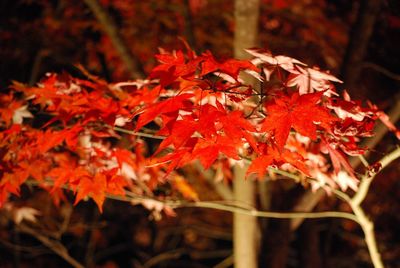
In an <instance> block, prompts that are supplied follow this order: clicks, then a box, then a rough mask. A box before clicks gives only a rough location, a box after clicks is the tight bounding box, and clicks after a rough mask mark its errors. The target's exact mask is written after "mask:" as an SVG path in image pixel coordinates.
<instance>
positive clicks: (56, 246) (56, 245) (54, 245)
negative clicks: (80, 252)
mask: <svg viewBox="0 0 400 268" xmlns="http://www.w3.org/2000/svg"><path fill="white" fill-rule="evenodd" d="M17 230H19V231H21V232H23V233H26V234H29V235H31V236H33V237H35V238H36V239H37V240H39V241H40V242H42V243H43V245H45V246H46V247H48V248H49V249H51V250H52V251H54V252H55V253H56V254H57V255H58V256H60V257H61V258H63V259H64V260H65V261H66V262H68V263H69V264H70V265H71V266H73V267H75V268H84V266H83V265H82V264H80V263H79V262H78V261H77V260H75V259H74V258H72V257H71V255H69V253H68V251H67V249H66V248H65V247H64V245H63V244H61V243H60V242H59V241H56V240H52V239H50V238H48V237H46V236H44V235H42V234H40V233H39V232H38V231H37V230H34V229H32V228H30V227H28V226H27V225H24V224H20V225H18V226H17Z"/></svg>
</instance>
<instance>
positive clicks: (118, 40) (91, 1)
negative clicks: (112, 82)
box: [84, 0, 144, 79]
mask: <svg viewBox="0 0 400 268" xmlns="http://www.w3.org/2000/svg"><path fill="white" fill-rule="evenodd" d="M84 1H85V3H86V5H87V6H88V7H89V8H90V10H91V11H92V12H93V14H94V15H95V17H96V19H97V20H98V21H99V22H100V24H101V27H102V28H103V31H104V32H105V33H106V34H107V35H108V36H109V37H110V39H111V42H112V43H113V45H114V47H115V49H116V51H117V52H118V54H119V56H120V58H121V60H122V61H123V62H124V63H125V66H126V68H127V70H128V71H129V72H130V74H131V78H136V79H137V78H142V77H144V72H143V71H142V70H141V67H140V66H141V65H140V63H139V62H138V60H137V59H136V58H135V57H134V56H133V55H132V53H131V51H130V50H129V48H128V47H127V46H126V44H125V42H124V40H123V38H122V36H121V34H120V33H119V32H118V27H117V25H116V24H115V22H114V21H113V19H112V18H111V17H110V15H109V14H108V13H107V11H106V10H105V9H104V8H103V7H102V6H101V4H100V3H99V2H98V1H97V0H84Z"/></svg>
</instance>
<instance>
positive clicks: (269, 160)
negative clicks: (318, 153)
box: [247, 146, 310, 179]
mask: <svg viewBox="0 0 400 268" xmlns="http://www.w3.org/2000/svg"><path fill="white" fill-rule="evenodd" d="M262 147H264V148H262V149H263V154H262V155H260V156H258V157H257V158H256V159H254V160H253V161H252V162H251V164H250V166H249V168H248V169H247V174H250V173H257V174H258V178H259V179H262V178H264V175H265V173H266V172H267V168H268V167H269V166H271V165H277V166H279V165H282V164H284V163H289V164H291V165H292V166H293V167H295V168H297V169H298V170H300V171H301V172H302V173H304V174H306V175H307V176H309V175H310V173H309V171H308V168H307V166H306V165H305V164H304V158H303V157H302V156H301V155H300V154H298V153H295V152H291V151H289V150H286V149H283V150H281V151H280V150H278V149H277V148H276V147H273V146H262Z"/></svg>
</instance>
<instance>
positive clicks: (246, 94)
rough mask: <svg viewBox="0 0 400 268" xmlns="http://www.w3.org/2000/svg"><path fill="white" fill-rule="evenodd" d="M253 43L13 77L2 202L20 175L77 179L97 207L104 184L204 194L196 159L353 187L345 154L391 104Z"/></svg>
mask: <svg viewBox="0 0 400 268" xmlns="http://www.w3.org/2000/svg"><path fill="white" fill-rule="evenodd" d="M247 52H248V53H249V54H250V55H252V57H253V58H252V59H251V60H236V59H224V60H221V59H216V58H215V57H214V56H213V54H212V53H211V52H209V51H206V52H204V53H202V54H200V55H196V53H195V52H194V51H192V50H191V49H190V48H187V49H186V51H185V52H184V51H172V52H167V51H163V50H161V53H160V54H159V55H156V58H157V60H158V62H159V64H158V65H157V66H156V67H155V68H153V69H152V71H151V72H150V74H149V76H148V78H147V79H146V80H135V81H126V82H119V83H107V82H105V80H102V79H101V78H98V77H96V76H93V75H90V74H89V73H88V72H87V71H85V70H84V69H83V68H81V73H82V75H81V78H77V77H72V76H70V75H69V74H67V73H62V74H47V75H46V76H45V77H44V78H43V79H42V80H41V81H40V82H39V83H38V84H37V85H36V86H33V87H29V86H27V85H23V84H20V83H18V82H14V83H13V85H11V86H10V88H9V89H8V90H7V91H5V93H2V95H1V96H0V129H1V132H0V163H1V164H0V177H1V181H0V204H1V205H4V203H5V202H7V199H8V198H9V196H10V195H11V194H13V195H19V193H20V188H21V186H22V185H23V184H30V185H38V186H40V187H42V188H43V189H46V190H47V191H49V193H50V195H51V196H52V197H53V199H54V201H55V202H56V203H58V202H60V200H64V199H65V198H66V196H65V192H66V191H72V192H73V193H74V195H75V204H77V203H78V202H80V201H82V200H86V199H88V198H91V199H93V200H94V201H95V202H96V204H97V205H98V207H99V209H100V210H102V206H103V202H104V201H105V199H106V198H107V196H120V197H125V196H127V195H135V196H149V195H153V194H154V191H155V190H156V189H157V187H158V186H159V185H161V184H166V183H169V184H170V185H171V187H173V188H174V189H176V190H177V191H178V192H180V193H181V194H182V195H183V197H186V198H188V199H193V200H197V198H198V196H197V194H196V193H195V192H194V190H193V189H192V187H191V186H190V185H189V184H188V182H187V181H186V180H185V179H184V178H183V177H182V176H180V175H179V169H180V168H182V167H184V166H185V165H188V164H190V163H192V162H193V161H199V162H200V163H201V164H202V166H204V168H214V167H215V166H217V165H218V166H219V167H223V168H224V169H229V168H230V166H231V165H233V164H234V163H237V164H242V165H246V163H248V164H249V167H248V170H247V176H248V179H253V178H257V179H259V180H262V179H263V178H264V176H265V174H266V173H268V172H273V171H274V170H277V169H279V170H285V171H288V172H292V173H298V174H301V176H302V177H303V178H304V182H305V184H306V185H310V186H311V187H312V188H314V189H316V188H319V187H323V188H327V189H328V188H332V187H333V188H335V187H340V188H341V189H342V190H346V189H347V188H348V187H350V188H351V189H353V190H356V189H357V183H358V179H357V174H356V173H355V172H354V170H353V169H352V168H351V166H350V164H349V162H348V156H349V155H350V156H355V155H361V154H363V153H364V152H365V150H367V148H363V147H360V146H359V142H360V141H361V139H362V138H364V137H368V136H371V135H373V133H372V130H373V126H374V123H375V121H376V120H377V119H378V118H382V119H385V114H384V113H383V112H381V111H379V110H378V109H377V108H376V107H375V106H373V105H372V104H369V105H368V106H366V107H365V106H362V105H361V103H360V102H357V101H354V100H351V99H350V97H349V96H348V94H347V93H346V92H342V93H339V92H337V91H336V89H335V85H334V84H333V83H341V81H340V80H339V79H337V78H336V77H334V76H332V75H331V74H329V73H328V72H325V71H322V70H319V69H318V68H316V67H309V66H307V65H306V64H304V63H302V62H300V61H298V60H296V59H293V58H290V57H287V56H273V55H272V54H271V53H270V52H268V51H266V50H261V49H248V50H247ZM249 77H250V78H249ZM251 80H253V81H252V82H248V81H251ZM245 81H246V82H245ZM384 121H385V122H386V123H389V122H387V120H384ZM389 126H390V127H391V128H392V129H394V127H393V126H392V125H389ZM394 130H395V129H394ZM227 179H229V178H227ZM157 198H160V199H163V198H165V196H164V195H160V196H157Z"/></svg>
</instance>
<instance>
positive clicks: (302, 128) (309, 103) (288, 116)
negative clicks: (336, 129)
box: [261, 92, 337, 149]
mask: <svg viewBox="0 0 400 268" xmlns="http://www.w3.org/2000/svg"><path fill="white" fill-rule="evenodd" d="M322 94H323V92H317V93H311V94H304V95H301V96H300V95H299V93H297V92H295V93H293V94H292V95H291V96H287V95H280V96H279V97H277V98H275V100H274V101H273V102H269V103H267V104H266V107H265V108H266V111H267V118H265V120H264V122H263V124H262V128H261V130H262V131H271V132H272V134H273V137H274V139H275V142H276V144H277V146H278V148H280V149H282V148H283V146H284V145H285V143H286V140H287V138H288V136H289V132H290V130H291V128H294V129H295V130H296V131H297V132H299V133H300V134H301V135H303V136H307V137H309V138H311V139H312V140H315V139H316V138H317V127H321V128H324V129H325V130H327V131H328V132H329V131H330V125H331V123H333V122H335V121H336V120H337V119H336V118H335V117H334V116H333V115H331V114H330V113H329V110H328V109H327V108H325V107H323V106H321V105H320V104H318V103H319V102H320V100H321V96H322Z"/></svg>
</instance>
